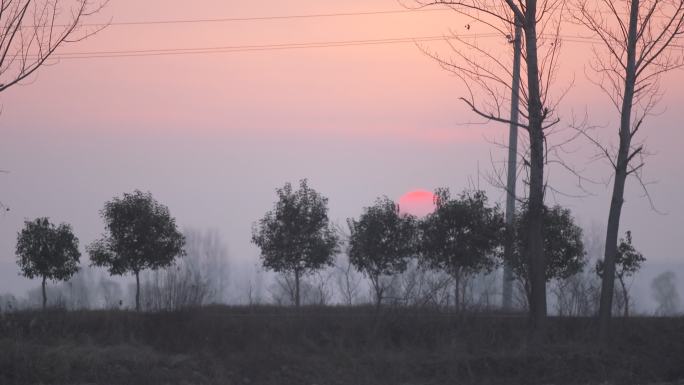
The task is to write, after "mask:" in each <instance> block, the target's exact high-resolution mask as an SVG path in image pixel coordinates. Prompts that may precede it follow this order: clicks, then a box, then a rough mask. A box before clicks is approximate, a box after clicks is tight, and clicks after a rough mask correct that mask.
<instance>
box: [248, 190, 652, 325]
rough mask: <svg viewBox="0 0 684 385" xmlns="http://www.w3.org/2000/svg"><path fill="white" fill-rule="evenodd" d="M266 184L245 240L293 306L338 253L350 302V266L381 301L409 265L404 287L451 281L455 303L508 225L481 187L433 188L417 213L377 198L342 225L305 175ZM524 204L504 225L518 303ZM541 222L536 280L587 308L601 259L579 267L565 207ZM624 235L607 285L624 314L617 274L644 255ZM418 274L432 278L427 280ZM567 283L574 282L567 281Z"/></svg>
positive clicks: (441, 286)
mask: <svg viewBox="0 0 684 385" xmlns="http://www.w3.org/2000/svg"><path fill="white" fill-rule="evenodd" d="M276 191H277V195H278V200H277V201H276V202H275V204H274V208H273V209H272V210H270V211H268V212H267V213H266V215H265V216H264V217H263V218H262V219H261V220H260V221H258V222H256V223H255V224H254V226H253V229H252V242H253V243H254V244H256V245H257V246H258V247H259V248H260V249H261V259H262V265H263V267H264V268H265V269H267V270H273V271H275V272H278V273H282V274H284V275H285V277H284V278H283V280H282V281H278V282H279V286H280V287H282V288H286V289H285V291H289V292H291V293H292V299H293V300H292V303H293V304H294V305H295V306H299V305H300V303H301V298H300V295H301V291H302V290H301V288H300V285H301V282H302V277H303V276H306V275H313V274H317V272H319V271H322V270H324V269H325V268H326V267H328V266H331V265H333V264H334V261H335V255H336V254H337V253H339V252H340V251H344V252H346V254H347V256H348V263H347V266H346V267H344V266H338V270H337V272H338V274H339V277H338V280H337V282H338V287H339V290H340V292H341V293H342V296H343V298H344V301H343V302H345V303H348V304H351V303H352V302H353V298H354V297H355V296H358V278H357V277H355V276H354V273H355V272H359V273H361V274H362V275H363V276H365V277H366V278H367V279H368V281H369V283H370V288H371V290H372V297H373V302H374V303H375V305H376V306H378V307H379V306H381V304H382V303H383V300H384V299H386V298H388V297H394V298H396V294H397V293H396V292H394V291H396V288H397V287H399V286H402V285H401V284H400V283H399V282H398V281H400V280H401V279H406V276H405V274H406V273H407V270H411V275H412V277H413V279H415V278H416V277H417V276H419V275H421V274H422V278H421V279H422V281H421V283H420V285H417V284H416V283H415V282H414V283H413V284H410V285H408V286H407V287H408V288H410V290H414V291H413V295H414V296H415V295H418V294H417V292H418V291H417V290H416V289H415V288H416V287H420V288H421V290H423V292H425V291H426V290H427V292H429V293H431V295H433V296H435V295H437V293H441V294H442V295H443V294H444V292H445V289H448V287H451V288H452V289H453V296H452V297H451V298H453V300H452V301H451V303H452V304H453V306H454V307H455V308H456V309H458V310H463V309H464V308H465V302H466V301H465V299H466V297H465V296H466V294H467V289H468V287H469V285H472V282H471V280H472V278H473V277H475V276H486V275H487V274H489V273H491V272H492V271H493V270H494V269H496V268H497V267H499V266H500V265H501V264H502V263H503V241H504V240H505V239H506V236H507V235H506V234H507V231H509V230H507V228H506V226H505V223H504V220H503V214H502V211H501V209H500V207H499V206H498V205H496V204H494V205H492V204H490V203H489V201H488V198H487V196H486V194H485V193H484V192H483V191H468V190H466V191H463V192H462V193H460V194H459V195H458V196H452V194H451V192H450V191H449V189H444V188H443V189H438V190H437V191H436V192H435V205H436V209H435V210H434V212H432V213H430V214H428V215H427V216H426V217H425V218H422V219H419V218H417V217H415V216H412V215H409V214H405V213H402V212H401V211H400V210H399V206H398V205H397V204H396V203H395V202H393V201H392V200H390V199H389V198H387V197H380V198H378V199H376V201H375V202H374V203H373V204H372V205H371V206H368V207H366V208H364V209H363V212H362V214H361V215H360V216H359V218H350V219H348V220H347V228H348V229H347V230H346V231H344V230H343V229H339V228H338V229H334V226H333V225H332V224H331V223H330V222H329V219H328V216H327V199H326V198H325V197H323V196H321V195H320V194H319V193H318V192H316V191H315V190H313V189H312V188H311V187H309V185H308V182H307V180H301V181H300V182H299V189H297V190H295V189H293V187H292V185H291V184H290V183H286V184H285V185H284V186H283V187H282V188H279V189H277V190H276ZM526 207H527V206H526V205H523V206H522V210H521V212H520V213H518V215H517V216H516V223H515V226H513V234H512V238H513V239H514V240H515V242H514V248H513V252H512V254H511V261H510V265H511V266H512V268H513V271H514V273H515V277H516V279H517V281H518V283H519V285H518V286H519V288H520V291H521V293H522V298H521V300H520V301H519V303H520V305H521V307H525V308H526V307H528V306H529V304H530V301H531V299H530V296H531V285H530V278H529V277H530V276H529V259H528V256H529V251H528V248H529V246H528V243H527V242H528V239H529V237H528V236H527V231H528V229H529V224H528V223H527V221H528V215H527V212H528V211H527V208H526ZM543 220H544V224H545V232H544V237H543V241H544V242H543V244H544V253H545V255H546V256H547V263H546V267H545V280H546V281H547V282H551V281H554V282H558V284H557V286H556V287H555V288H554V290H553V292H554V293H555V294H556V297H557V307H558V310H559V313H566V314H576V315H593V314H595V313H596V311H598V299H599V294H600V290H599V288H598V287H597V285H598V284H597V282H596V278H598V277H600V276H601V274H602V266H603V262H602V260H599V261H597V265H596V267H594V268H593V269H591V270H592V271H593V273H595V274H592V275H589V276H587V275H586V274H584V273H585V269H586V267H587V265H588V262H589V260H588V258H587V253H586V251H585V247H584V243H583V231H582V229H581V228H580V227H579V226H578V225H576V224H575V221H574V218H573V216H572V214H571V212H570V210H568V209H565V208H562V207H560V206H553V207H544V209H543ZM336 234H337V235H336ZM631 242H632V238H631V233H630V232H628V233H627V238H626V240H621V243H620V244H619V245H618V253H619V255H618V256H617V257H616V263H617V266H618V271H619V274H618V278H619V280H620V282H621V289H622V290H621V291H620V292H619V293H618V292H616V295H617V294H619V295H620V297H621V300H620V301H616V308H619V310H621V311H622V313H623V314H624V315H625V316H627V315H628V313H629V295H628V289H629V287H628V284H627V281H626V280H627V279H628V278H629V277H630V276H632V275H633V274H635V273H636V272H637V271H638V270H639V268H640V267H641V264H642V263H643V261H644V260H645V258H644V257H643V256H642V255H641V253H639V252H638V251H636V250H635V249H634V247H633V246H632V243H631ZM290 274H291V275H293V276H294V279H293V280H292V281H290V278H289V275H290ZM427 276H430V277H431V278H432V281H431V282H430V284H429V285H428V284H427V283H426V282H427V281H428V280H429V279H428V278H426V277H427ZM437 277H441V279H440V278H437ZM445 278H446V279H445ZM571 284H572V285H574V290H569V289H568V288H569V287H570V285H571ZM427 286H429V287H430V289H426V287H427ZM580 288H581V290H580ZM565 289H568V290H565ZM566 291H567V292H571V293H572V294H568V293H566ZM433 299H434V297H433ZM427 302H430V301H427V300H426V301H425V303H427ZM414 303H415V302H414Z"/></svg>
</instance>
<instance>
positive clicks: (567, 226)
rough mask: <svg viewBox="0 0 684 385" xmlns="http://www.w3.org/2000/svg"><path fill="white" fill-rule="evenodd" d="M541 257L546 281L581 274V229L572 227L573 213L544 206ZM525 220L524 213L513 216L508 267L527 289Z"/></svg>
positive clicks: (525, 215) (525, 212)
mask: <svg viewBox="0 0 684 385" xmlns="http://www.w3.org/2000/svg"><path fill="white" fill-rule="evenodd" d="M543 219H544V255H545V256H546V270H545V277H546V281H547V282H548V281H550V280H552V279H566V278H569V277H571V276H573V275H574V274H577V273H579V272H580V271H582V269H583V268H584V266H585V265H586V263H587V260H586V253H585V251H584V243H583V241H582V228H581V227H579V226H577V225H576V224H575V220H574V218H573V217H572V213H571V212H570V210H568V209H564V208H562V207H561V206H558V205H556V206H553V207H551V208H548V207H544V215H543ZM527 220H528V213H527V210H526V209H525V208H524V209H523V212H522V213H521V214H520V215H518V216H517V217H516V226H515V231H516V236H515V246H514V251H513V253H512V255H511V258H512V260H511V266H512V268H513V271H514V273H515V274H516V276H517V277H518V278H519V279H520V280H522V282H523V284H524V285H525V288H526V290H527V289H528V282H529V281H528V279H529V276H528V270H529V269H528V265H529V263H528V259H527V255H528V245H527V240H528V237H527V235H526V229H527V228H528V227H527Z"/></svg>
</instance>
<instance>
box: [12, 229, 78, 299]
mask: <svg viewBox="0 0 684 385" xmlns="http://www.w3.org/2000/svg"><path fill="white" fill-rule="evenodd" d="M16 254H17V257H18V259H17V264H18V265H19V268H20V269H21V274H22V275H23V276H24V277H26V278H30V279H33V278H42V280H43V282H42V289H43V309H45V306H46V304H47V295H46V292H45V286H46V281H47V280H48V279H50V280H53V281H67V280H69V278H71V277H72V276H73V275H74V274H75V273H76V272H77V271H78V262H79V259H80V258H81V252H80V251H79V250H78V238H76V236H74V234H73V232H72V230H71V226H69V225H68V224H64V223H62V224H60V225H59V226H55V225H54V224H52V223H50V221H49V220H48V218H36V219H34V220H33V221H25V222H24V228H23V229H22V230H21V231H20V232H19V234H18V235H17V248H16Z"/></svg>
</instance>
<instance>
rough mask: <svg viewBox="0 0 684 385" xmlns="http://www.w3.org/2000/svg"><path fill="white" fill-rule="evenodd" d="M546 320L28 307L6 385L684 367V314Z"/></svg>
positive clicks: (555, 377)
mask: <svg viewBox="0 0 684 385" xmlns="http://www.w3.org/2000/svg"><path fill="white" fill-rule="evenodd" d="M614 324H615V327H614V330H613V332H614V343H613V344H612V345H611V348H610V349H600V348H599V347H598V346H597V345H596V344H595V342H594V340H595V336H594V335H593V332H592V330H594V329H595V325H594V320H592V319H582V318H573V319H551V321H550V325H549V333H548V336H547V339H546V341H545V342H544V343H543V344H541V345H539V346H535V347H534V348H532V347H528V345H527V332H526V320H525V318H524V317H519V316H515V315H504V314H471V315H467V316H457V315H454V314H450V313H443V312H439V311H437V310H434V309H407V308H392V309H383V310H382V312H381V313H379V314H378V313H376V312H375V311H374V310H373V308H366V307H354V308H347V307H325V308H316V307H310V308H303V309H300V310H296V309H292V308H279V307H235V308H231V307H206V308H202V309H191V310H186V311H182V312H169V313H143V314H138V313H134V312H124V311H82V312H46V313H41V312H24V313H16V314H11V315H5V316H4V318H3V319H1V321H0V384H354V385H357V384H358V385H363V384H369V385H371V384H372V385H385V384H387V385H389V384H392V385H394V384H406V385H409V384H411V385H413V384H416V385H417V384H454V383H459V384H594V383H595V384H599V383H606V382H607V383H615V384H637V383H640V384H645V383H654V382H667V381H675V380H681V379H684V319H682V318H671V319H667V318H631V319H617V320H616V321H615V322H614Z"/></svg>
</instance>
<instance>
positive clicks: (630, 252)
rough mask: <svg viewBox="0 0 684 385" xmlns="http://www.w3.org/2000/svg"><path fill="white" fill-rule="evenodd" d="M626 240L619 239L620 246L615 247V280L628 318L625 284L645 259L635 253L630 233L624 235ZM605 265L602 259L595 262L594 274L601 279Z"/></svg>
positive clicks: (627, 299)
mask: <svg viewBox="0 0 684 385" xmlns="http://www.w3.org/2000/svg"><path fill="white" fill-rule="evenodd" d="M625 238H626V239H620V244H619V245H618V246H617V254H616V256H615V278H617V279H618V281H619V282H620V287H621V288H622V296H623V300H624V303H625V309H624V310H625V313H624V314H625V317H628V316H629V290H628V288H627V284H626V282H625V280H626V278H629V277H631V276H633V275H634V274H636V272H637V271H639V269H641V264H642V263H643V262H644V261H645V260H646V258H645V257H644V256H643V255H642V254H641V253H640V252H639V251H637V250H636V249H635V248H634V246H633V245H632V232H631V231H627V232H626V233H625ZM604 269H605V264H604V262H603V260H602V259H600V260H598V261H597V262H596V274H597V275H598V276H599V277H601V278H603V272H604Z"/></svg>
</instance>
